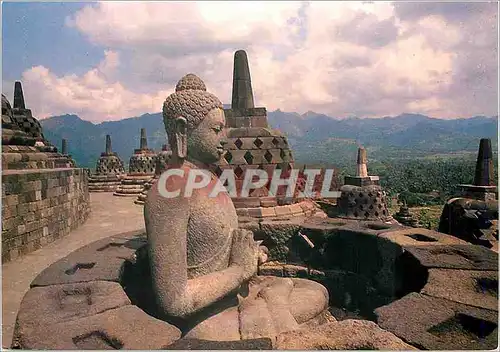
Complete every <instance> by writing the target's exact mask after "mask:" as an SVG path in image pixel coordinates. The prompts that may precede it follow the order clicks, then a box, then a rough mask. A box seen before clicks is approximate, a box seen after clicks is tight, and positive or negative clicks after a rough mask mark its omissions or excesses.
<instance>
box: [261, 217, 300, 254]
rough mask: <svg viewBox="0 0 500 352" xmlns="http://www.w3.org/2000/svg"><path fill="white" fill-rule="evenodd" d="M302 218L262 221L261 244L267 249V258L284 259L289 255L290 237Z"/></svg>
mask: <svg viewBox="0 0 500 352" xmlns="http://www.w3.org/2000/svg"><path fill="white" fill-rule="evenodd" d="M302 222H303V219H293V220H290V221H272V220H271V221H262V222H261V223H260V231H259V232H260V233H261V234H259V236H261V237H262V238H263V239H264V242H263V245H265V246H266V247H268V249H269V260H286V259H287V258H288V256H289V246H290V243H289V242H290V239H291V238H292V237H293V236H296V235H297V234H298V232H299V229H300V226H301V224H302Z"/></svg>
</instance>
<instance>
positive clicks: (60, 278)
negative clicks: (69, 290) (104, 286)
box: [31, 230, 146, 287]
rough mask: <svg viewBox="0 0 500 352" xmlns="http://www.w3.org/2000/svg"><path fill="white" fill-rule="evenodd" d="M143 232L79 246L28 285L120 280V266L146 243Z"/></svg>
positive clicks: (133, 256) (133, 232) (129, 233)
mask: <svg viewBox="0 0 500 352" xmlns="http://www.w3.org/2000/svg"><path fill="white" fill-rule="evenodd" d="M143 234H144V230H139V231H132V232H128V233H124V234H119V235H116V236H111V237H108V238H105V239H102V240H99V241H96V242H94V243H91V244H90V245H88V246H85V247H82V248H80V249H78V250H76V251H75V252H73V253H71V254H69V255H68V256H66V257H64V258H63V259H61V260H59V261H57V262H55V263H54V264H52V265H51V266H49V267H48V268H47V269H45V270H44V271H42V272H41V273H40V274H39V275H38V276H37V277H36V278H35V280H33V282H32V283H31V286H32V287H35V286H48V285H58V284H68V283H76V282H88V281H96V280H103V281H115V282H119V281H120V276H121V272H122V266H123V264H124V263H125V262H126V261H127V260H129V261H132V262H133V261H134V260H135V252H136V251H137V249H139V248H140V247H142V246H144V245H145V244H146V240H145V237H144V236H143Z"/></svg>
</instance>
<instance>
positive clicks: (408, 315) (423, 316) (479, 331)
mask: <svg viewBox="0 0 500 352" xmlns="http://www.w3.org/2000/svg"><path fill="white" fill-rule="evenodd" d="M375 314H376V315H377V317H378V319H377V323H378V324H379V325H380V326H381V327H382V328H383V329H386V330H388V331H390V332H392V333H394V334H395V335H396V336H398V337H400V338H401V339H403V340H405V341H406V342H408V343H410V344H412V345H414V346H416V347H418V348H421V349H429V350H440V349H445V350H455V349H457V350H463V349H494V348H497V345H498V327H497V326H498V325H497V324H498V312H496V311H492V310H487V309H480V308H476V307H472V306H468V305H465V304H461V303H456V302H452V301H448V300H446V299H442V298H436V297H430V296H426V295H422V294H419V293H411V294H409V295H407V296H405V297H403V298H401V299H400V300H397V301H395V302H393V303H391V304H389V305H387V306H383V307H380V308H377V309H376V310H375Z"/></svg>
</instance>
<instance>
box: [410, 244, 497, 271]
mask: <svg viewBox="0 0 500 352" xmlns="http://www.w3.org/2000/svg"><path fill="white" fill-rule="evenodd" d="M405 250H406V251H408V252H409V253H411V254H412V255H413V256H414V257H415V258H417V260H418V261H419V262H420V264H422V265H423V266H425V267H427V268H443V269H464V270H498V253H496V252H494V251H492V250H489V249H487V248H484V247H482V246H477V245H443V246H406V247H405Z"/></svg>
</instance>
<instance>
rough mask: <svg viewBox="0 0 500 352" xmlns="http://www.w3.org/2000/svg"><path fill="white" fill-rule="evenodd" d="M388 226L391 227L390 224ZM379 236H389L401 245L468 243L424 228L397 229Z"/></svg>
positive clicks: (389, 238)
mask: <svg viewBox="0 0 500 352" xmlns="http://www.w3.org/2000/svg"><path fill="white" fill-rule="evenodd" d="M387 226H389V227H390V225H387ZM382 230H383V229H382ZM379 236H380V237H382V238H387V239H388V240H390V241H392V242H395V243H397V244H399V245H401V246H436V245H438V246H439V245H447V244H459V245H468V243H467V242H465V241H463V240H460V239H458V238H456V237H453V236H449V235H446V234H443V233H440V232H436V231H432V230H428V229H423V228H405V229H401V230H396V231H389V232H382V233H381V234H380V235H379Z"/></svg>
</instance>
